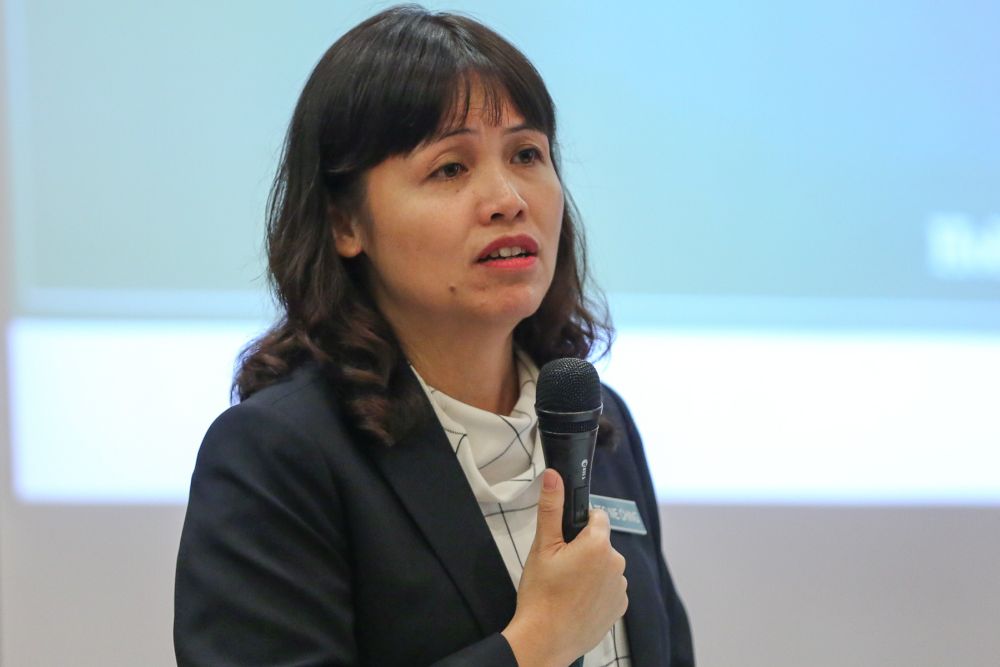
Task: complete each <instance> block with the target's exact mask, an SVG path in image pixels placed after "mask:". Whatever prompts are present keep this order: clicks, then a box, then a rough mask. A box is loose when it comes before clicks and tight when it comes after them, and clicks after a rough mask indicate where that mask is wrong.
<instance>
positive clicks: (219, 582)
mask: <svg viewBox="0 0 1000 667" xmlns="http://www.w3.org/2000/svg"><path fill="white" fill-rule="evenodd" d="M286 419H287V418H286V417H285V416H284V415H282V414H280V413H278V412H277V411H276V410H273V409H269V406H267V405H256V404H251V403H243V404H240V405H237V406H234V407H233V408H230V409H229V410H227V411H226V412H225V413H223V414H222V415H221V416H220V417H219V418H218V419H217V420H216V421H215V423H214V424H213V425H212V426H211V428H210V429H209V431H208V433H207V434H206V436H205V439H204V441H203V442H202V445H201V449H200V451H199V454H198V459H197V463H196V465H195V471H194V474H193V476H192V479H191V494H190V499H189V503H188V509H187V514H186V517H185V521H184V528H183V531H182V535H181V543H180V549H179V552H178V558H177V573H176V582H175V592H174V598H175V599H174V648H175V653H176V657H177V664H178V666H179V667H209V666H210V667H223V666H225V665H240V666H257V665H259V666H262V667H263V666H265V665H266V666H274V667H277V666H281V667H292V666H295V667H313V666H315V667H319V666H331V667H332V666H343V667H348V666H359V665H361V660H362V657H361V656H360V654H359V648H358V646H357V643H356V641H355V634H354V629H355V628H354V622H355V620H354V611H353V604H352V590H351V562H350V554H351V549H350V545H349V544H348V540H349V532H348V531H347V526H346V523H345V518H344V517H345V514H344V512H343V511H342V502H343V501H342V499H341V498H340V497H339V496H338V493H337V489H336V488H335V485H334V482H333V478H332V475H331V473H330V469H329V467H328V465H327V463H326V461H325V460H324V457H323V453H322V450H321V445H320V443H317V442H314V441H313V439H312V438H310V437H309V436H308V435H307V434H305V433H303V432H301V430H300V429H298V428H297V427H296V425H295V424H292V423H288V422H287V421H286ZM386 640H387V641H391V640H392V638H386ZM435 664H436V666H437V667H472V666H473V665H490V666H494V665H495V666H496V667H516V665H517V663H516V661H515V659H514V655H513V652H512V651H511V649H510V646H509V644H508V643H507V642H506V640H505V639H504V638H503V636H502V635H500V634H499V633H494V634H492V635H490V636H488V637H486V638H484V639H482V640H481V641H479V642H476V643H474V644H472V645H470V646H467V647H466V648H464V649H463V650H461V651H459V652H458V653H455V654H453V655H451V656H448V657H446V658H444V659H442V660H441V661H440V662H438V663H435Z"/></svg>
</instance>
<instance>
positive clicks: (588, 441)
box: [535, 357, 604, 542]
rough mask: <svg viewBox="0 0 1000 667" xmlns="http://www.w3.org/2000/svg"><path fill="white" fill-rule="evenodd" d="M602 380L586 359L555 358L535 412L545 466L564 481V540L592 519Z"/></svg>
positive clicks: (543, 377)
mask: <svg viewBox="0 0 1000 667" xmlns="http://www.w3.org/2000/svg"><path fill="white" fill-rule="evenodd" d="M603 407H604V406H603V404H602V403H601V379H600V377H598V375H597V370H596V369H595V368H594V367H593V365H591V364H590V363H589V362H587V361H584V360H583V359H576V358H573V357H567V358H565V359H554V360H552V361H550V362H549V363H547V364H545V365H544V366H543V367H542V370H541V371H540V372H539V374H538V386H537V388H536V392H535V412H536V413H537V414H538V430H539V432H540V433H541V438H542V452H543V453H544V455H545V465H546V467H549V468H554V469H555V471H556V472H558V473H559V476H560V477H562V480H563V493H565V496H564V498H563V516H562V528H563V539H565V540H566V541H567V542H569V541H570V540H572V539H573V538H574V537H576V536H577V535H578V534H579V533H580V531H581V530H583V529H584V527H585V526H586V525H587V519H588V518H589V516H590V477H591V469H592V467H593V466H592V463H593V460H594V447H595V445H596V444H597V428H598V422H597V420H598V419H599V418H600V416H601V411H602V410H603Z"/></svg>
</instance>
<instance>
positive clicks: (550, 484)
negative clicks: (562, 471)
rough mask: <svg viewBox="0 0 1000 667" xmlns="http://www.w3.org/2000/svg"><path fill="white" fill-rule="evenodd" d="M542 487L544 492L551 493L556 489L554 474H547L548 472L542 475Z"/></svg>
mask: <svg viewBox="0 0 1000 667" xmlns="http://www.w3.org/2000/svg"><path fill="white" fill-rule="evenodd" d="M542 485H543V486H544V487H545V490H546V491H551V490H552V489H554V488H556V474H555V473H551V474H550V473H549V471H548V470H546V471H545V472H543V473H542Z"/></svg>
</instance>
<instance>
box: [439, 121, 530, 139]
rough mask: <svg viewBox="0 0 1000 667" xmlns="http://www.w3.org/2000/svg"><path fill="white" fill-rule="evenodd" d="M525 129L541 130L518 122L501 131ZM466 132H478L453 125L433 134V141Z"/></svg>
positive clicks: (508, 132) (514, 131)
mask: <svg viewBox="0 0 1000 667" xmlns="http://www.w3.org/2000/svg"><path fill="white" fill-rule="evenodd" d="M525 130H529V131H533V132H541V130H540V129H539V128H538V127H536V126H534V125H532V124H531V123H520V124H519V125H512V126H511V127H505V128H504V130H503V133H504V134H515V133H517V132H524V131H525ZM466 134H478V132H477V131H476V130H473V129H471V128H468V127H465V126H464V125H463V126H462V127H454V128H452V129H450V130H445V131H444V132H442V133H441V134H439V135H437V136H435V137H434V141H442V140H444V139H448V138H450V137H455V136H459V135H466Z"/></svg>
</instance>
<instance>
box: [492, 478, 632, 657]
mask: <svg viewBox="0 0 1000 667" xmlns="http://www.w3.org/2000/svg"><path fill="white" fill-rule="evenodd" d="M542 475H543V483H542V490H541V493H540V496H539V500H538V516H537V526H536V529H535V539H534V542H533V543H532V546H531V551H530V552H529V554H528V558H527V560H526V561H525V564H524V572H523V574H522V575H521V583H520V585H519V587H518V592H517V610H516V611H515V613H514V618H513V619H512V620H511V622H510V625H508V626H507V628H506V629H505V630H504V631H503V634H504V636H505V637H507V639H508V641H509V642H510V643H511V647H512V649H513V650H514V653H515V657H517V658H518V664H525V665H530V664H539V665H548V664H552V665H566V664H569V663H570V662H571V661H573V660H575V659H576V658H577V657H579V656H581V655H584V654H585V653H586V652H587V651H589V650H590V649H592V648H593V647H594V646H596V645H597V644H598V642H600V641H601V639H602V638H603V637H604V635H606V634H607V632H608V631H609V630H610V629H611V626H612V625H614V623H615V622H616V621H617V620H618V619H619V618H620V617H621V616H622V615H623V614H624V613H625V610H626V609H627V608H628V595H627V592H626V591H627V587H628V584H627V581H626V580H625V576H624V572H625V558H624V557H623V556H622V555H621V554H620V553H618V552H617V551H616V550H615V549H614V547H612V546H611V530H610V524H609V521H608V516H607V514H606V513H605V512H604V511H602V510H591V511H590V515H589V518H588V522H587V525H586V527H585V528H584V529H583V530H582V531H580V534H579V535H577V536H576V538H575V539H574V540H572V541H571V542H569V543H567V542H566V541H565V540H564V539H563V534H562V510H563V502H564V500H563V498H564V495H563V483H562V479H561V478H560V476H559V474H558V473H556V472H555V471H554V470H552V469H546V470H545V472H544V473H543V474H542ZM519 653H520V654H519ZM522 658H524V661H523V662H522Z"/></svg>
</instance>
